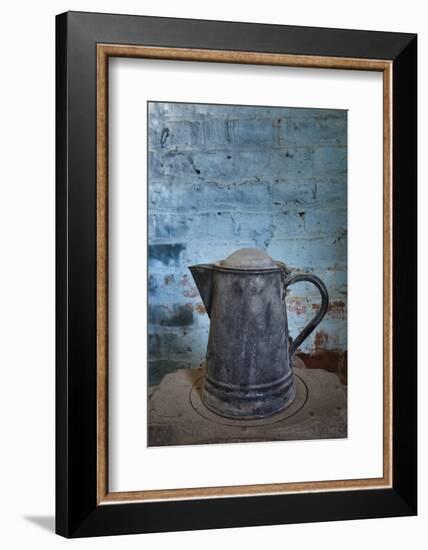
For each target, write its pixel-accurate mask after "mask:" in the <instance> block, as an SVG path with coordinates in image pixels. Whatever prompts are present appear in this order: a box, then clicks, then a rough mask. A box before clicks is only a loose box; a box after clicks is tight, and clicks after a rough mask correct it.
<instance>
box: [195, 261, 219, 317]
mask: <svg viewBox="0 0 428 550" xmlns="http://www.w3.org/2000/svg"><path fill="white" fill-rule="evenodd" d="M189 270H190V273H191V274H192V276H193V279H194V281H195V283H196V286H197V288H198V291H199V294H200V295H201V298H202V301H203V303H204V306H205V309H206V310H207V313H208V317H210V316H211V301H212V300H211V298H212V283H213V276H214V266H213V265H212V264H198V265H192V266H189Z"/></svg>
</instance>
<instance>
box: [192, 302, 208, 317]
mask: <svg viewBox="0 0 428 550" xmlns="http://www.w3.org/2000/svg"><path fill="white" fill-rule="evenodd" d="M194 307H195V311H197V312H198V313H200V314H201V315H202V314H204V313H206V312H207V310H206V309H205V306H204V304H203V303H202V302H199V303H198V304H195V306H194Z"/></svg>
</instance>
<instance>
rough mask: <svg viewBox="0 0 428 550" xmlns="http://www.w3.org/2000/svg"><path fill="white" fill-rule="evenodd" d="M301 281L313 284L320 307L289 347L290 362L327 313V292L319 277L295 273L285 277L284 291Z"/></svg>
mask: <svg viewBox="0 0 428 550" xmlns="http://www.w3.org/2000/svg"><path fill="white" fill-rule="evenodd" d="M301 281H306V282H308V283H312V284H314V285H315V286H316V287H317V288H318V290H319V291H320V294H321V307H320V309H319V310H318V312H317V314H316V315H315V317H314V318H313V319H311V320H310V321H309V323H308V324H307V325H306V326H305V328H304V329H303V330H302V331H301V333H300V334H299V335H298V336H297V337H296V338H295V339H294V340H293V341H292V342H291V345H290V351H289V355H290V360H291V358H292V357H293V354H294V352H295V351H296V350H297V348H298V347H299V346H300V344H302V342H304V340H306V338H307V337H308V336H309V335H310V334H311V332H312V331H313V330H314V329H315V328H316V327H317V326H318V325H319V323H320V322H321V321H322V319H323V317H324V315H325V314H326V313H327V308H328V292H327V288H326V286H325V284H324V283H323V282H322V281H321V279H320V278H319V277H317V276H316V275H309V274H306V273H296V274H295V275H290V276H289V277H287V278H286V279H285V281H284V291H285V290H286V288H287V287H289V286H290V285H292V284H294V283H298V282H301Z"/></svg>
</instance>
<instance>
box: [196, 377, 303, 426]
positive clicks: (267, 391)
mask: <svg viewBox="0 0 428 550" xmlns="http://www.w3.org/2000/svg"><path fill="white" fill-rule="evenodd" d="M290 374H291V376H290V375H289V376H287V377H286V378H283V379H281V380H279V381H275V382H273V383H272V384H263V385H258V386H248V387H242V386H235V385H229V384H225V383H223V382H218V381H214V380H212V379H210V378H209V377H207V376H206V377H205V378H204V384H203V388H202V395H201V398H202V402H203V403H204V405H205V406H206V407H207V408H208V409H209V410H210V411H212V412H214V413H215V414H218V415H220V416H224V417H226V418H234V419H237V418H240V419H242V420H250V419H255V418H266V417H268V416H272V415H274V414H277V413H279V412H281V411H283V410H284V409H285V408H286V407H288V406H289V405H291V403H292V402H293V401H294V398H295V397H296V390H295V387H294V381H293V375H292V373H290Z"/></svg>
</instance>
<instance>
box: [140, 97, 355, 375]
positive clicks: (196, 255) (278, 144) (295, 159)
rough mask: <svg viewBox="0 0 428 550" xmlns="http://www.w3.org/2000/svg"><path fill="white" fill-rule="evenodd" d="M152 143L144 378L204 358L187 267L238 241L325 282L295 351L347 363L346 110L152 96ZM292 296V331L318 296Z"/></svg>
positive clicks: (202, 322)
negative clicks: (324, 294)
mask: <svg viewBox="0 0 428 550" xmlns="http://www.w3.org/2000/svg"><path fill="white" fill-rule="evenodd" d="M148 147H149V151H148V153H149V155H148V158H149V167H148V174H149V189H148V205H149V206H148V209H149V212H148V215H149V250H148V267H149V300H148V302H149V327H148V335H149V384H151V385H153V384H158V383H159V381H160V380H161V379H162V377H163V376H164V375H165V374H166V373H168V372H171V371H173V370H175V369H177V368H183V367H198V366H199V365H200V363H201V361H202V360H203V358H204V355H205V351H206V345H207V338H208V328H209V321H208V317H207V315H206V313H205V310H204V307H203V304H202V302H201V299H200V296H199V294H198V291H197V289H196V287H195V285H194V282H193V279H192V277H191V274H190V272H189V270H188V266H189V265H192V264H197V263H206V262H212V261H215V260H219V259H222V258H225V257H226V256H228V255H229V254H230V253H231V252H233V251H234V250H236V249H238V248H241V247H259V248H263V249H266V250H267V251H268V253H269V254H270V255H271V256H272V257H273V258H274V259H277V260H281V261H284V262H285V263H286V264H287V265H288V266H289V267H291V268H293V269H295V270H296V271H305V272H308V273H314V274H316V275H318V276H319V277H321V278H322V279H323V280H324V282H325V284H326V286H327V288H328V291H329V294H330V307H329V311H328V313H327V315H326V317H325V318H324V320H323V321H322V322H321V324H320V325H319V326H318V328H317V329H316V331H315V332H314V333H313V334H312V335H311V336H310V337H309V338H308V339H307V340H306V341H305V342H304V344H303V345H302V347H301V350H300V351H301V353H302V356H303V357H306V359H307V361H306V362H307V364H308V366H310V367H315V368H317V367H321V368H328V369H330V370H333V371H340V370H342V371H343V369H344V368H345V369H346V366H345V367H344V362H345V363H346V347H347V344H346V303H347V112H346V111H343V110H330V109H297V108H286V107H273V108H272V107H256V106H232V105H204V104H184V103H157V102H150V103H149V104H148ZM287 303H288V311H289V325H290V332H291V335H292V336H295V335H297V333H298V331H299V330H300V329H301V328H302V327H303V326H304V324H305V323H306V322H308V320H309V319H310V318H311V317H312V316H313V315H314V313H315V312H316V310H317V308H318V307H319V295H318V293H317V290H316V288H315V287H314V286H312V285H310V284H308V283H298V284H295V285H293V287H290V293H289V296H288V298H287ZM341 374H342V375H343V372H342V373H341ZM342 378H343V376H342Z"/></svg>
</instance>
